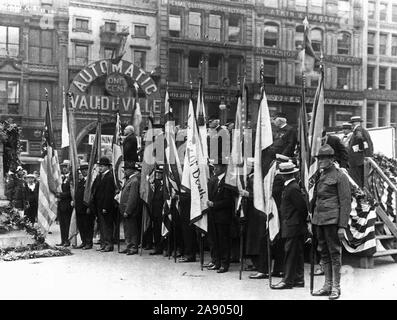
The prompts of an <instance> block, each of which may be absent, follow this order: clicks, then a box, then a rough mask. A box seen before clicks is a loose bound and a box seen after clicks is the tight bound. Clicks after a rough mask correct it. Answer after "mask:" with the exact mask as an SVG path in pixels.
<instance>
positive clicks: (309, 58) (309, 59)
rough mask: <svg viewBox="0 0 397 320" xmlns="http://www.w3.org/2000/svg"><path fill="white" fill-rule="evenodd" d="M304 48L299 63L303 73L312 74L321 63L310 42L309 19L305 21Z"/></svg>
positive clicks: (300, 53)
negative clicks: (318, 63) (317, 64)
mask: <svg viewBox="0 0 397 320" xmlns="http://www.w3.org/2000/svg"><path fill="white" fill-rule="evenodd" d="M303 28H304V31H303V48H302V50H301V51H300V52H299V62H300V64H301V71H302V73H303V72H305V73H311V72H312V71H313V70H314V67H315V64H316V63H317V62H318V61H319V59H318V57H317V56H316V54H315V53H314V50H313V47H312V43H311V40H310V36H309V33H310V26H309V21H308V20H307V17H305V19H304V20H303Z"/></svg>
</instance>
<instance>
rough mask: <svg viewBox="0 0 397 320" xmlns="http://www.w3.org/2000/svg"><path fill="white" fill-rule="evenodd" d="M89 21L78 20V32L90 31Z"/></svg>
mask: <svg viewBox="0 0 397 320" xmlns="http://www.w3.org/2000/svg"><path fill="white" fill-rule="evenodd" d="M88 22H89V21H88V19H80V18H76V29H77V30H78V31H88Z"/></svg>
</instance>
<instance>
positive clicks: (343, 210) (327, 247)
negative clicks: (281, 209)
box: [312, 144, 351, 300]
mask: <svg viewBox="0 0 397 320" xmlns="http://www.w3.org/2000/svg"><path fill="white" fill-rule="evenodd" d="M334 154H335V152H334V149H332V147H331V146H329V145H328V144H325V145H323V146H322V147H321V148H320V150H319V152H318V155H317V157H318V164H319V168H320V172H321V174H320V177H319V179H318V181H317V183H316V185H315V187H314V195H313V200H312V212H313V218H312V224H313V225H314V227H315V228H314V232H315V235H316V237H317V241H318V250H319V251H320V255H321V260H322V264H323V268H324V275H325V282H324V285H323V287H322V288H321V289H320V290H318V291H315V292H313V295H314V296H328V297H329V299H330V300H334V299H338V298H339V296H340V293H341V290H340V277H341V273H340V270H341V266H342V246H341V241H342V240H343V238H344V234H345V228H347V225H348V221H349V215H350V211H351V190H350V183H349V180H348V178H347V176H346V175H344V174H343V173H342V172H340V171H339V170H338V169H337V168H336V167H335V164H334Z"/></svg>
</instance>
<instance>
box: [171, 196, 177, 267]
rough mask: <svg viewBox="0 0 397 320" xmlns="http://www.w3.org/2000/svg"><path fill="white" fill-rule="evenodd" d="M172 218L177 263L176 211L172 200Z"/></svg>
mask: <svg viewBox="0 0 397 320" xmlns="http://www.w3.org/2000/svg"><path fill="white" fill-rule="evenodd" d="M170 209H171V217H172V226H173V229H174V232H173V240H174V262H175V263H176V212H175V211H174V206H173V201H172V200H171V208H170Z"/></svg>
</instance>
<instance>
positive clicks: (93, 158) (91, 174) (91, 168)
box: [84, 121, 102, 205]
mask: <svg viewBox="0 0 397 320" xmlns="http://www.w3.org/2000/svg"><path fill="white" fill-rule="evenodd" d="M101 132H102V124H101V122H100V121H98V124H97V127H96V132H95V139H94V143H93V144H92V149H91V154H90V162H89V164H88V174H87V179H86V181H85V189H84V203H85V204H86V205H88V204H89V203H90V202H91V198H92V190H91V189H92V184H93V183H94V181H95V178H96V176H97V175H98V173H99V166H98V164H97V162H98V161H99V158H100V157H101Z"/></svg>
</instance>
